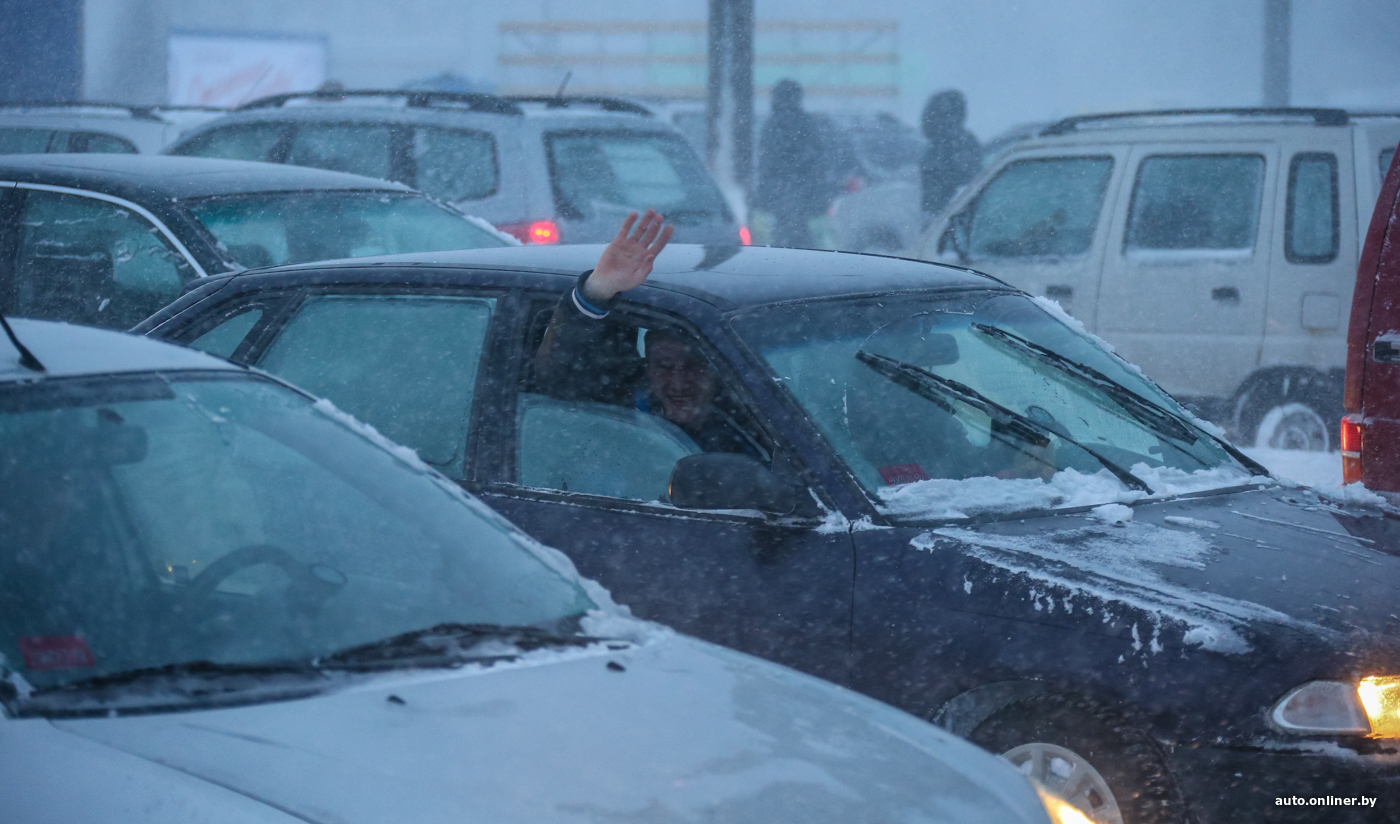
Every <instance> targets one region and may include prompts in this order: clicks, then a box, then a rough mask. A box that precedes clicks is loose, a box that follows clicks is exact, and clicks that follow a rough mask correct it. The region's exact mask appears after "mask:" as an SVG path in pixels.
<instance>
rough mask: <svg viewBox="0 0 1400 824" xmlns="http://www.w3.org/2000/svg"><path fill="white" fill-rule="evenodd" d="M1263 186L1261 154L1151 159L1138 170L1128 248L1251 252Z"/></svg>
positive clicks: (1262, 159) (1143, 162)
mask: <svg viewBox="0 0 1400 824" xmlns="http://www.w3.org/2000/svg"><path fill="white" fill-rule="evenodd" d="M1263 183H1264V158H1263V157H1261V156H1259V155H1253V154H1218V155H1156V156H1153V157H1148V158H1146V159H1144V160H1143V161H1142V165H1141V166H1139V167H1138V176H1137V182H1136V184H1135V186H1134V188H1133V200H1132V209H1131V211H1130V212H1129V215H1128V232H1127V240H1126V248H1127V249H1128V250H1130V251H1131V250H1139V249H1141V250H1163V249H1220V250H1232V249H1233V250H1249V249H1252V248H1254V237H1255V234H1256V231H1257V229H1258V226H1259V199H1260V193H1261V191H1262V189H1263Z"/></svg>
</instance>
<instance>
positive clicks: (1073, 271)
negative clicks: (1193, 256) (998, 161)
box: [937, 146, 1127, 330]
mask: <svg viewBox="0 0 1400 824" xmlns="http://www.w3.org/2000/svg"><path fill="white" fill-rule="evenodd" d="M1126 156H1127V150H1126V148H1124V147H1121V146H1083V147H1075V148H1074V149H1072V150H1066V149H1065V148H1064V147H1058V148H1055V149H1039V150H1035V151H1028V152H1023V153H1018V154H1016V155H1014V156H1013V157H1012V158H1010V159H1009V160H1008V161H1007V162H1006V163H1005V164H1004V165H1003V166H1002V167H1001V168H1000V169H999V170H997V171H996V173H995V174H994V176H993V177H991V179H989V180H988V181H987V183H986V185H984V186H983V187H982V189H981V190H980V191H979V192H978V194H977V196H976V198H974V199H973V200H972V201H971V202H969V203H968V204H967V205H966V206H965V207H963V209H961V210H960V211H959V212H958V213H957V214H956V215H954V217H953V218H952V219H951V220H950V221H949V228H948V230H947V232H945V234H944V237H943V238H942V239H940V241H939V245H938V258H937V259H939V260H945V259H947V260H950V261H955V262H961V263H962V264H964V265H968V266H971V267H972V268H974V269H978V270H980V271H984V272H987V273H989V274H992V275H995V276H996V277H998V278H1001V279H1002V280H1004V281H1006V282H1007V283H1010V284H1011V285H1012V286H1015V287H1017V288H1019V289H1024V290H1025V291H1027V292H1030V293H1031V294H1033V295H1044V296H1046V297H1049V298H1053V299H1055V300H1057V301H1059V303H1060V305H1061V306H1062V307H1063V308H1064V309H1065V311H1067V312H1069V313H1070V314H1071V315H1074V317H1076V318H1078V319H1079V320H1080V321H1082V322H1083V323H1084V324H1085V326H1086V327H1087V328H1089V329H1090V330H1093V329H1095V328H1096V327H1097V323H1098V302H1097V300H1096V296H1097V294H1098V289H1099V266H1100V265H1101V261H1102V259H1103V252H1104V245H1105V239H1106V236H1107V234H1108V226H1109V221H1108V220H1106V219H1104V215H1105V213H1109V212H1111V209H1106V208H1105V205H1106V204H1108V203H1109V202H1110V201H1111V193H1113V192H1116V191H1117V190H1118V181H1119V179H1120V178H1121V177H1122V167H1123V165H1124V161H1125V160H1126Z"/></svg>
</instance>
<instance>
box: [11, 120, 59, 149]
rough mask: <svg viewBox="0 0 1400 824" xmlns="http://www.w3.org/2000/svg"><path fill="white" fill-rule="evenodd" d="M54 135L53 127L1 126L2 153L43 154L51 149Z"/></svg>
mask: <svg viewBox="0 0 1400 824" xmlns="http://www.w3.org/2000/svg"><path fill="white" fill-rule="evenodd" d="M53 135H54V130H53V129H35V128H30V127H25V126H4V127H0V154H43V153H44V152H47V151H48V150H49V141H50V140H52V139H53Z"/></svg>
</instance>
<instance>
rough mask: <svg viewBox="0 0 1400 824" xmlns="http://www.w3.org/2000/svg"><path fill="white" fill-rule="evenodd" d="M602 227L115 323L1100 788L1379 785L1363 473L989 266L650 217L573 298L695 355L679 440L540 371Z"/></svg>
mask: <svg viewBox="0 0 1400 824" xmlns="http://www.w3.org/2000/svg"><path fill="white" fill-rule="evenodd" d="M599 251H600V250H599V248H598V247H560V248H553V249H545V248H531V249H493V250H477V251H473V252H454V253H440V254H423V255H414V256H399V257H393V258H380V259H373V260H359V261H341V262H337V263H321V264H309V265H303V266H294V267H286V268H282V269H277V270H267V271H263V272H260V273H250V274H244V275H233V276H222V277H217V278H211V279H209V280H208V281H206V282H203V283H201V284H199V285H198V286H197V288H194V289H193V290H191V291H189V292H187V293H186V294H185V295H184V296H183V297H182V298H181V299H180V300H178V301H177V302H176V303H174V304H172V305H171V306H170V307H167V308H166V309H165V310H162V311H161V312H160V313H159V314H157V315H155V316H154V317H152V318H151V319H149V320H147V321H146V322H145V323H144V324H142V325H141V326H140V327H138V330H137V331H142V332H145V333H148V334H151V335H154V336H157V337H161V338H165V339H169V340H174V341H178V342H183V343H185V344H188V345H190V346H193V347H195V348H199V349H203V350H205V351H208V352H211V353H214V354H218V355H221V356H224V357H227V358H231V359H232V360H234V361H236V362H239V363H245V364H249V365H253V366H257V367H259V368H261V369H264V370H267V371H270V372H272V373H274V374H277V375H279V376H281V377H283V378H285V379H287V380H290V381H291V382H293V383H296V384H299V385H300V386H302V387H303V388H305V389H307V390H309V391H311V392H313V393H315V394H319V395H323V396H325V397H327V398H329V399H331V400H332V401H333V402H334V403H335V404H337V405H338V406H339V407H341V408H343V409H345V410H346V411H349V412H351V413H353V414H354V415H356V416H358V417H359V418H361V419H362V420H364V421H367V422H369V423H371V424H373V425H374V426H376V427H378V428H379V429H380V430H381V431H382V432H383V433H384V434H386V435H387V436H389V437H390V438H392V439H394V440H397V441H399V442H401V443H403V444H406V445H408V446H410V447H412V448H413V449H415V450H417V452H418V454H419V456H421V458H422V459H423V460H424V461H426V462H427V463H429V464H431V465H433V466H435V467H436V468H437V469H439V470H440V471H441V472H442V473H444V474H446V475H447V476H448V477H451V478H454V479H457V480H458V481H459V482H460V483H461V484H462V485H463V486H465V487H466V488H468V489H470V490H472V491H473V492H475V493H476V494H478V495H480V496H481V497H482V498H483V499H484V500H486V501H487V502H489V503H490V504H491V505H492V506H494V507H495V508H496V509H497V510H498V511H500V512H501V513H503V514H504V515H505V516H507V517H508V518H509V519H510V520H512V521H514V522H515V523H517V524H519V525H520V526H521V527H523V528H524V529H525V530H526V531H528V532H529V533H531V534H532V535H534V536H535V537H537V538H538V539H540V540H541V541H543V542H545V543H547V544H550V545H553V546H556V547H559V548H561V549H563V550H564V551H566V552H567V553H568V554H569V555H570V557H572V558H573V560H574V562H575V563H576V564H577V565H578V567H579V569H580V571H581V572H582V573H583V574H584V575H587V576H589V577H593V578H596V579H598V580H600V581H601V582H603V583H604V584H605V585H607V586H608V587H610V588H611V589H612V592H613V593H614V595H615V597H616V598H617V600H618V601H620V602H623V603H627V604H630V605H631V607H632V608H633V609H634V610H635V611H636V612H637V613H638V614H640V615H643V616H645V617H648V618H654V619H657V620H660V621H665V622H667V623H669V624H671V625H673V626H676V627H677V628H678V629H680V630H682V631H684V632H687V633H691V634H694V635H698V636H700V637H702V638H706V639H708V640H711V641H715V642H717V643H720V644H724V645H727V646H730V647H734V648H736V649H739V650H743V651H745V652H749V653H754V654H757V655H760V656H763V657H766V658H769V659H772V660H774V661H779V662H781V663H784V664H788V665H790V666H793V667H796V668H798V669H801V670H805V671H807V672H810V673H813V674H816V675H819V676H821V677H824V678H827V679H830V680H832V681H835V682H837V683H841V684H845V685H848V686H850V687H851V688H853V689H856V690H858V691H861V692H864V693H866V694H868V695H871V696H874V697H876V698H879V699H882V700H884V701H887V702H889V703H891V704H894V705H896V706H898V707H901V708H904V709H906V710H909V711H910V712H913V713H915V714H917V715H921V716H924V717H927V718H932V719H936V720H937V721H939V722H940V723H942V724H943V725H944V726H946V727H947V728H949V729H951V730H953V731H954V732H957V733H959V734H961V735H965V736H968V737H970V738H971V739H972V740H973V741H975V742H978V743H980V744H982V745H984V746H986V747H988V748H989V749H992V750H993V751H995V752H999V753H1003V754H1005V755H1006V757H1007V758H1009V759H1010V760H1011V761H1012V762H1013V763H1014V764H1016V765H1017V766H1018V767H1019V768H1021V769H1022V771H1023V772H1025V773H1026V774H1028V775H1031V776H1032V777H1034V778H1036V779H1038V780H1040V781H1041V782H1042V783H1044V784H1046V785H1047V786H1049V787H1050V788H1051V789H1052V790H1055V791H1057V792H1059V793H1060V794H1062V795H1063V796H1064V797H1066V798H1068V799H1069V800H1070V801H1071V802H1072V803H1074V804H1075V805H1076V806H1078V807H1079V808H1080V809H1082V810H1083V811H1085V812H1086V813H1088V814H1090V815H1091V816H1093V817H1094V818H1095V820H1097V821H1100V822H1130V823H1131V822H1183V821H1188V820H1191V821H1228V820H1239V819H1240V818H1242V817H1247V818H1249V819H1251V820H1268V821H1275V820H1280V821H1282V820H1288V821H1295V820H1296V821H1312V820H1316V811H1315V810H1311V809H1308V808H1307V807H1306V806H1303V807H1297V806H1292V805H1286V804H1276V803H1275V802H1276V800H1277V799H1279V798H1283V797H1288V798H1291V797H1293V796H1327V795H1332V796H1336V797H1343V796H1345V797H1355V798H1358V799H1361V798H1363V797H1364V799H1371V800H1370V801H1369V802H1365V804H1363V801H1356V802H1353V804H1352V805H1351V806H1345V805H1344V806H1337V807H1332V808H1329V810H1328V815H1329V816H1331V817H1330V818H1329V819H1328V820H1331V821H1351V820H1356V821H1365V820H1374V818H1372V816H1374V815H1375V814H1376V810H1375V808H1374V807H1373V806H1366V805H1367V804H1369V805H1374V804H1375V803H1376V801H1375V799H1376V798H1377V797H1379V798H1380V799H1381V802H1380V803H1381V804H1382V805H1384V804H1385V803H1387V801H1388V800H1389V799H1393V798H1394V794H1393V788H1395V787H1397V786H1400V762H1398V761H1397V759H1396V758H1395V753H1396V738H1397V736H1400V618H1397V617H1396V614H1397V613H1400V609H1397V601H1400V557H1397V556H1400V521H1397V520H1396V518H1395V517H1394V516H1393V515H1392V514H1391V513H1390V512H1388V511H1385V510H1383V509H1382V508H1380V507H1379V506H1377V505H1375V504H1374V503H1370V504H1368V501H1369V498H1368V497H1367V494H1366V493H1364V491H1361V490H1352V491H1348V492H1346V493H1345V495H1343V494H1342V493H1338V494H1339V496H1342V497H1347V496H1349V497H1350V498H1351V499H1352V500H1351V503H1342V502H1337V501H1329V500H1324V499H1322V498H1320V497H1319V496H1318V495H1317V494H1316V493H1313V492H1311V491H1308V490H1304V489H1298V488H1293V487H1288V486H1285V485H1283V484H1281V483H1279V482H1277V481H1275V480H1273V479H1271V478H1269V477H1268V476H1267V473H1266V472H1265V471H1264V470H1263V469H1262V468H1261V467H1259V466H1258V465H1256V464H1254V463H1252V462H1251V461H1250V460H1249V459H1248V458H1246V457H1245V456H1243V455H1242V454H1240V453H1239V452H1237V451H1236V450H1235V449H1234V448H1233V447H1231V446H1230V445H1229V444H1228V443H1226V442H1225V441H1224V440H1222V438H1221V437H1220V436H1219V434H1218V433H1217V431H1216V430H1215V429H1214V428H1213V427H1212V426H1210V425H1209V424H1206V423H1204V422H1201V421H1198V420H1196V419H1195V418H1193V417H1192V416H1191V415H1190V414H1189V413H1187V412H1186V411H1185V410H1184V409H1183V408H1182V407H1181V406H1180V405H1178V404H1177V403H1176V402H1175V401H1174V400H1172V399H1171V398H1170V397H1168V396H1167V395H1166V394H1165V393H1163V392H1162V391H1161V390H1160V389H1159V388H1158V387H1156V386H1155V385H1154V384H1153V383H1151V382H1150V381H1149V380H1147V379H1146V378H1144V377H1143V376H1142V375H1141V374H1140V373H1139V372H1138V371H1137V370H1136V369H1135V368H1133V367H1132V366H1131V365H1129V364H1127V363H1125V362H1124V361H1122V360H1121V359H1119V358H1117V357H1116V356H1115V355H1113V354H1111V352H1109V351H1108V350H1107V349H1105V348H1104V347H1103V346H1101V345H1100V344H1099V343H1098V342H1097V341H1096V340H1095V339H1093V338H1092V337H1090V336H1088V335H1086V334H1085V333H1083V332H1082V331H1080V330H1078V329H1077V328H1075V326H1074V324H1073V323H1072V322H1071V321H1068V319H1067V318H1065V317H1064V316H1063V315H1062V314H1061V313H1059V312H1058V309H1057V307H1055V306H1053V305H1051V304H1045V303H1041V302H1037V300H1036V299H1033V298H1031V297H1029V296H1027V295H1025V294H1023V293H1021V292H1019V291H1017V290H1015V289H1012V288H1010V287H1008V286H1006V285H1005V284H1003V283H1001V282H999V281H997V280H995V279H993V278H989V277H986V276H983V275H980V274H977V273H975V272H970V271H967V270H962V269H956V268H951V267H946V266H940V265H936V264H927V263H919V262H913V261H906V260H899V259H894V258H882V257H872V256H863V255H849V254H839V253H824V252H809V251H795V250H782V249H766V248H747V249H740V248H715V247H693V246H692V247H686V246H680V247H671V248H669V249H667V250H666V251H665V252H664V253H662V255H661V257H660V258H658V260H657V263H656V272H655V274H653V275H652V277H651V279H650V280H649V281H648V282H647V284H646V285H645V286H642V287H640V288H637V289H634V290H632V291H630V292H628V293H627V294H626V299H625V300H624V301H623V302H622V303H621V304H619V305H618V306H616V307H615V308H614V309H613V310H612V312H611V313H610V314H608V315H607V318H606V323H607V324H608V329H607V340H608V341H609V343H608V346H610V347H612V350H611V355H609V357H612V358H614V360H615V361H616V360H617V359H622V360H626V359H629V358H635V359H639V360H640V361H645V359H646V358H647V352H646V349H647V348H648V347H649V346H650V347H651V348H653V349H655V348H657V347H658V346H660V343H659V342H660V341H663V340H670V341H675V340H685V341H688V343H687V344H686V345H687V346H688V347H689V349H688V350H687V351H692V352H696V353H699V357H700V358H701V359H702V360H703V361H704V368H703V369H702V370H700V371H701V373H702V374H704V375H708V376H711V378H712V379H713V381H714V382H715V384H716V386H715V388H714V390H713V391H712V392H711V393H710V397H712V399H713V403H714V408H715V412H714V414H716V415H719V416H722V418H723V420H724V422H725V426H726V427H727V428H728V431H732V432H734V433H737V434H736V435H735V436H734V437H733V438H730V439H729V441H727V442H726V443H728V444H729V445H728V446H726V447H725V448H724V449H719V450H714V449H712V447H708V446H706V447H702V446H701V441H700V440H698V439H697V438H695V437H692V434H693V433H689V432H687V431H686V430H685V428H684V427H682V426H678V425H676V424H675V423H674V422H673V421H671V420H668V419H667V418H666V417H665V416H663V415H660V414H655V413H656V411H657V406H656V405H655V402H656V399H655V398H650V399H648V397H647V393H646V392H645V391H644V389H638V390H636V391H632V390H631V389H628V388H627V387H619V388H620V389H621V390H622V391H619V392H617V393H616V395H617V397H616V398H615V399H614V400H613V401H612V402H607V401H602V400H598V399H597V398H580V397H578V396H576V395H568V394H561V393H559V392H557V391H555V389H554V384H553V383H552V382H551V381H550V380H546V379H545V378H546V376H545V375H542V374H541V373H540V360H539V353H540V351H541V344H542V341H543V339H544V338H545V335H546V330H547V329H549V328H550V319H551V317H552V316H553V315H554V313H555V310H556V307H558V306H560V305H561V300H564V301H567V300H570V299H572V298H571V297H570V296H571V295H572V291H573V288H574V286H575V284H576V283H578V278H579V273H580V272H582V271H583V270H585V269H587V268H589V267H590V266H591V265H592V264H593V262H594V261H595V260H596V259H597V256H598V254H599ZM580 311H583V310H582V309H580ZM658 331H660V332H662V333H663V334H662V336H661V337H653V335H652V333H655V332H658ZM601 339H602V338H600V340H601ZM612 373H615V374H621V372H619V371H618V370H615V369H614V370H612V372H611V373H610V374H612ZM585 377H586V376H585ZM600 380H601V378H600ZM649 400H650V402H651V405H650V406H649ZM707 449H711V450H712V451H707ZM1358 504H1360V505H1358ZM385 551H386V552H392V551H393V548H392V547H386V548H385Z"/></svg>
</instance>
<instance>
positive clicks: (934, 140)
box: [919, 89, 982, 220]
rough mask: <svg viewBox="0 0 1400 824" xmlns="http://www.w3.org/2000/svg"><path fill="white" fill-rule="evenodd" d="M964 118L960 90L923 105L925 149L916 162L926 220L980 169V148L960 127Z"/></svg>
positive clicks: (974, 138)
mask: <svg viewBox="0 0 1400 824" xmlns="http://www.w3.org/2000/svg"><path fill="white" fill-rule="evenodd" d="M966 119H967V99H966V98H964V97H963V94H962V92H960V91H956V90H953V89H949V90H948V91H943V92H939V93H937V94H935V95H933V96H932V97H930V98H929V99H928V103H925V104H924V115H923V123H922V125H923V130H924V137H926V138H928V148H927V149H925V150H924V156H923V159H922V160H921V161H920V162H919V178H920V182H921V184H922V189H923V199H922V207H923V212H924V219H925V220H928V219H929V218H931V217H933V216H934V215H935V214H937V213H938V212H939V211H941V210H942V209H943V207H944V206H947V205H948V201H950V200H952V199H953V195H954V194H955V193H956V192H957V191H958V188H959V187H961V186H963V185H965V184H966V183H967V182H968V181H969V180H972V177H973V175H975V174H977V170H978V169H979V168H981V166H982V146H981V144H979V143H978V142H977V138H976V137H974V136H973V134H972V132H970V131H968V130H967V127H966V126H964V125H963V122H964V121H965V120H966Z"/></svg>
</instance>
